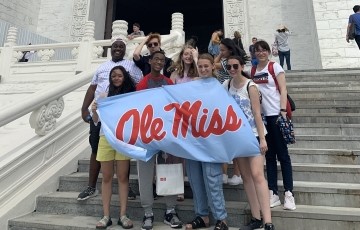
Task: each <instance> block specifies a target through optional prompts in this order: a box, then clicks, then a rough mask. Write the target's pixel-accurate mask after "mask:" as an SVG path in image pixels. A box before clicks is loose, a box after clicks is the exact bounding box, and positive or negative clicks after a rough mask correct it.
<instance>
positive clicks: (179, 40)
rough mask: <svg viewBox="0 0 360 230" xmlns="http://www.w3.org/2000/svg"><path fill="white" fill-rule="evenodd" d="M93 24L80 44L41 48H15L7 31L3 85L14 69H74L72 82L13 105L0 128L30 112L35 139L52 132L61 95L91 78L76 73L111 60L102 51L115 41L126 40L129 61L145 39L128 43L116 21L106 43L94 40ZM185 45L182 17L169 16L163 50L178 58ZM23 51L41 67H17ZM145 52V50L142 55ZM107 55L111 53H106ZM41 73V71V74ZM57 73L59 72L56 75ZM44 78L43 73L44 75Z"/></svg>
mask: <svg viewBox="0 0 360 230" xmlns="http://www.w3.org/2000/svg"><path fill="white" fill-rule="evenodd" d="M94 29H95V25H94V22H91V21H88V22H87V23H86V25H85V30H84V31H85V32H84V36H83V38H82V41H81V42H69V43H57V44H42V45H30V46H15V45H16V36H17V29H16V28H14V27H10V29H9V31H8V35H7V40H6V43H5V45H4V47H2V48H1V53H0V75H1V76H2V82H6V81H7V80H8V79H10V77H11V73H16V70H17V69H20V68H25V66H27V67H28V68H29V70H28V71H23V72H27V73H29V72H31V73H35V72H36V71H38V73H39V74H41V72H42V71H41V69H43V68H45V67H47V68H50V69H51V66H53V65H56V66H57V70H55V68H54V72H55V71H61V70H59V69H62V68H60V67H61V65H62V66H63V67H64V68H68V66H69V65H73V66H74V71H73V75H74V80H73V81H66V82H61V83H59V84H58V85H57V86H56V87H55V88H52V89H51V90H45V91H41V92H37V93H35V94H34V95H32V96H31V97H29V98H26V99H24V100H21V102H19V103H14V105H11V106H9V107H7V108H6V109H4V110H2V111H1V112H0V127H1V126H3V125H5V124H7V123H9V122H11V121H13V120H15V119H17V118H19V117H21V116H23V115H25V114H27V113H29V112H32V115H31V117H30V126H31V127H32V128H34V129H35V132H36V133H37V134H38V135H45V134H47V133H48V132H50V131H51V130H53V129H54V127H55V124H56V119H57V118H59V117H60V116H61V113H62V111H63V108H64V102H63V99H62V96H63V95H64V93H65V92H66V93H68V92H71V91H72V90H74V89H76V88H79V87H80V86H83V85H85V84H87V83H88V82H89V81H90V79H91V75H86V76H84V75H83V74H80V75H77V76H76V77H75V73H79V72H87V73H89V71H88V70H94V69H95V68H96V67H97V66H98V65H99V64H100V63H102V62H104V61H105V60H106V59H108V58H110V56H111V55H110V54H108V55H105V56H107V57H103V56H104V55H103V52H104V47H109V46H111V44H112V42H113V41H114V40H115V39H116V38H122V39H124V40H126V43H127V49H126V58H132V53H133V51H134V49H135V48H136V46H137V45H138V44H139V43H140V42H141V41H142V40H143V39H144V37H138V38H135V39H133V40H127V30H128V23H127V22H126V21H122V20H119V21H115V22H114V23H113V27H112V29H113V32H112V38H111V39H109V40H98V41H96V40H95V39H94ZM184 42H185V33H184V31H183V15H182V14H181V13H174V14H173V15H172V28H171V30H170V34H168V35H162V48H163V49H164V50H165V52H166V53H167V55H168V56H170V57H172V56H174V55H175V54H177V53H178V52H179V51H180V49H181V46H182V45H183V44H184ZM62 48H67V49H71V57H69V59H68V60H52V57H53V56H54V54H55V53H56V50H58V49H62ZM24 51H34V52H35V53H36V55H38V57H40V63H41V65H39V64H36V63H31V62H29V63H18V61H19V59H20V58H21V57H22V55H23V52H24ZM145 51H146V48H145V47H144V49H143V52H145ZM108 52H110V49H108ZM43 72H44V71H43ZM59 73H60V72H59ZM45 74H46V73H45Z"/></svg>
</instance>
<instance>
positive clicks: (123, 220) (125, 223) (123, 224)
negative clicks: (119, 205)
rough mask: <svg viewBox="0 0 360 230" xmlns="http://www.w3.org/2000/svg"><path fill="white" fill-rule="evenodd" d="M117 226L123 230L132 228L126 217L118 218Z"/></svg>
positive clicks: (131, 223)
mask: <svg viewBox="0 0 360 230" xmlns="http://www.w3.org/2000/svg"><path fill="white" fill-rule="evenodd" d="M118 225H120V226H121V227H123V228H124V229H130V228H132V227H134V225H133V222H132V221H131V220H130V219H129V218H128V217H127V216H126V215H123V216H122V217H120V218H119V220H118Z"/></svg>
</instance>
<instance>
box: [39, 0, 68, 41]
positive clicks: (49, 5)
mask: <svg viewBox="0 0 360 230" xmlns="http://www.w3.org/2000/svg"><path fill="white" fill-rule="evenodd" d="M73 5H74V0H61V1H58V0H41V9H40V13H39V20H38V27H37V33H38V34H40V35H42V36H44V37H48V38H50V39H53V40H55V41H59V42H69V41H71V39H70V29H71V23H72V16H73Z"/></svg>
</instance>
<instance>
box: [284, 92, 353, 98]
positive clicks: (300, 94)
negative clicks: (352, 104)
mask: <svg viewBox="0 0 360 230" xmlns="http://www.w3.org/2000/svg"><path fill="white" fill-rule="evenodd" d="M290 96H291V98H293V99H294V100H301V99H316V100H323V99H327V100H330V99H338V100H340V99H344V100H347V99H348V98H359V97H360V91H355V92H343V93H339V92H316V93H315V92H296V93H291V94H290Z"/></svg>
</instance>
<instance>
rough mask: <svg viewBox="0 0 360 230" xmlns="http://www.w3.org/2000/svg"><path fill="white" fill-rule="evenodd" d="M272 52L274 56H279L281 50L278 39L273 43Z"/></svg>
mask: <svg viewBox="0 0 360 230" xmlns="http://www.w3.org/2000/svg"><path fill="white" fill-rule="evenodd" d="M271 53H272V55H273V56H274V57H277V56H279V50H278V45H277V42H276V41H275V42H274V43H273V44H272V45H271Z"/></svg>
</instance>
